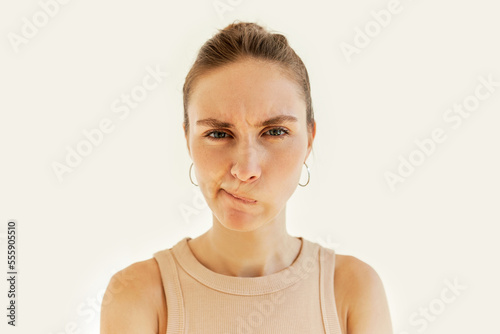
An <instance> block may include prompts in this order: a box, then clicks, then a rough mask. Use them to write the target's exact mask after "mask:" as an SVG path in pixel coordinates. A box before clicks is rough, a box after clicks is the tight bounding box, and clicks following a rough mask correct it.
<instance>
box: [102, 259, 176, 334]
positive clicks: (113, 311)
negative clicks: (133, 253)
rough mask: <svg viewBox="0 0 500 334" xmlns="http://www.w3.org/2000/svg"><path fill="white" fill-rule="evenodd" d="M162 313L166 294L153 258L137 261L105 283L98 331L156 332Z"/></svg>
mask: <svg viewBox="0 0 500 334" xmlns="http://www.w3.org/2000/svg"><path fill="white" fill-rule="evenodd" d="M163 315H165V316H166V305H165V295H164V291H163V285H162V281H161V274H160V270H159V268H158V264H157V262H156V260H155V259H154V258H151V259H148V260H145V261H140V262H136V263H133V264H131V265H130V266H128V267H126V268H124V269H122V270H120V271H118V272H117V273H116V274H114V275H113V276H112V277H111V279H110V281H109V283H108V286H107V288H106V292H105V294H104V297H103V301H102V306H101V333H103V334H105V333H118V332H120V333H124V334H125V333H138V332H141V333H148V334H149V333H158V330H159V328H158V326H159V319H161V318H159V317H161V316H163Z"/></svg>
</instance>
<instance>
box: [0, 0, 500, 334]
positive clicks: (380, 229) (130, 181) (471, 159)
mask: <svg viewBox="0 0 500 334" xmlns="http://www.w3.org/2000/svg"><path fill="white" fill-rule="evenodd" d="M46 2H48V0H42V3H46ZM222 2H223V3H230V5H228V6H230V8H231V10H227V11H225V12H222V13H220V12H219V13H218V12H217V10H216V9H215V7H214V3H217V2H214V1H212V0H206V1H200V0H196V1H176V2H172V1H170V2H167V1H154V0H145V1H118V0H112V1H97V0H86V1H78V0H72V1H70V2H69V3H67V4H64V5H62V4H61V5H59V9H58V12H57V13H55V14H54V15H53V17H49V18H48V21H47V22H46V24H45V25H43V23H44V22H43V14H40V13H39V12H41V11H42V9H41V5H40V3H39V2H37V1H34V0H32V1H27V0H23V1H15V2H14V1H3V2H2V3H1V5H0V29H1V31H0V34H1V36H2V38H1V42H0V56H1V61H0V85H1V86H0V89H1V99H0V110H1V116H0V159H1V164H0V171H1V173H0V190H1V192H0V221H1V229H0V233H1V235H0V238H1V240H0V242H2V245H1V249H2V251H1V252H2V254H3V255H1V256H0V260H1V263H2V264H1V266H0V267H1V268H5V267H6V265H5V264H6V254H5V245H6V240H5V230H6V225H7V222H8V220H9V219H15V220H16V221H17V222H18V237H19V241H18V247H19V251H18V261H19V264H18V270H19V279H18V292H19V295H18V310H17V313H18V319H17V324H18V327H16V328H12V327H11V326H7V325H6V322H7V318H6V316H5V315H4V313H6V311H5V307H6V305H7V297H6V293H7V284H6V280H5V279H2V280H1V284H0V296H1V298H0V305H2V306H1V309H2V310H4V311H2V312H1V313H2V314H1V316H0V319H2V320H1V324H0V328H1V332H2V333H43V334H49V333H53V334H56V333H57V334H59V333H75V332H78V331H75V330H72V329H71V328H76V329H78V330H79V333H97V332H98V329H99V307H100V301H99V297H101V296H102V293H103V291H104V289H105V288H106V286H107V283H108V282H109V279H110V277H111V275H112V274H113V273H115V272H116V271H118V270H120V269H122V268H124V267H126V266H128V265H130V264H131V263H133V262H136V261H142V260H145V259H148V258H151V257H152V255H153V253H154V252H156V251H159V250H162V249H165V248H170V247H171V246H173V245H174V244H175V243H177V242H178V241H179V240H180V239H182V238H184V237H186V236H190V237H193V238H194V237H196V236H197V235H199V234H201V233H203V232H204V231H206V230H207V229H208V228H209V227H210V226H211V214H210V211H209V209H208V208H207V207H206V206H203V205H202V204H203V203H202V202H200V201H199V198H200V197H199V196H200V194H199V192H198V190H197V188H195V187H194V186H193V185H191V183H190V181H189V177H188V170H189V166H190V164H191V160H190V159H189V155H188V152H187V149H186V144H185V140H184V135H183V132H182V126H181V125H182V115H183V109H182V85H183V83H184V78H185V76H186V74H187V72H188V70H189V68H190V66H191V65H192V62H193V61H194V58H195V56H196V52H197V51H198V49H199V47H200V46H201V45H202V44H203V43H204V42H205V41H206V40H207V39H208V38H210V37H211V36H212V35H213V34H215V33H216V32H217V29H222V28H224V27H225V26H226V25H227V24H229V23H231V22H232V21H234V20H241V21H253V22H257V23H260V24H262V25H264V26H266V27H268V28H269V29H271V30H273V31H276V32H280V33H283V34H284V35H285V36H286V37H287V38H288V40H289V42H290V44H291V46H292V47H293V48H294V49H295V50H296V52H297V53H298V54H299V56H300V57H301V58H302V60H303V61H304V63H305V64H306V66H307V68H308V71H309V75H310V79H311V85H312V98H313V107H314V112H315V117H316V121H317V135H316V140H315V143H314V154H311V156H310V157H309V160H308V164H309V166H310V169H311V181H310V183H309V185H308V186H307V187H305V188H302V187H297V190H296V192H295V193H294V195H293V196H292V198H291V199H290V201H289V203H288V206H287V207H288V210H287V224H288V225H287V226H288V230H289V233H290V234H292V235H295V236H303V237H304V238H306V239H309V240H311V241H314V242H318V243H320V244H322V245H324V246H326V247H331V248H334V249H336V250H337V252H338V253H341V254H349V255H353V256H356V257H358V258H360V259H362V260H363V261H365V262H367V263H368V264H370V265H371V266H372V267H373V268H375V270H376V271H377V272H378V273H379V275H380V277H381V278H382V280H383V282H384V285H385V289H386V293H387V296H388V299H389V304H390V308H391V315H392V319H393V324H394V333H395V334H403V333H409V334H416V333H423V332H425V333H429V334H431V333H486V332H487V333H498V332H499V327H500V325H499V324H498V320H497V319H498V314H499V312H500V306H499V304H498V300H499V298H500V291H499V288H498V282H499V281H500V272H499V270H498V254H499V248H500V246H498V240H497V239H498V224H499V222H500V214H499V212H498V204H499V202H500V201H499V200H500V192H499V189H500V177H499V174H498V171H499V170H500V158H499V156H498V154H499V149H498V148H499V143H500V132H499V130H498V127H499V125H500V116H499V111H500V87H496V88H494V89H495V90H494V92H493V93H490V95H489V97H488V98H486V99H484V100H483V101H480V105H479V107H478V108H477V109H475V110H474V111H472V112H471V113H470V117H468V118H464V119H463V120H462V122H461V124H460V126H458V127H456V128H453V127H452V125H453V124H455V123H450V122H446V121H445V120H444V119H443V115H445V114H446V112H447V110H448V109H449V108H452V107H453V105H454V104H461V103H463V102H464V100H465V99H467V98H469V101H472V100H471V99H470V97H471V96H473V94H474V92H475V89H476V87H477V86H478V85H480V81H479V80H478V77H479V76H483V77H484V78H488V76H492V78H493V81H495V82H500V44H499V36H498V32H499V31H500V20H499V18H498V14H499V12H500V6H499V5H498V3H497V2H495V1H490V0H474V1H472V0H468V1H451V0H446V1H429V0H427V1H424V0H421V1H416V0H401V2H400V3H399V6H398V9H399V12H398V13H396V14H392V16H391V20H390V22H389V24H387V25H386V26H385V27H382V28H381V29H380V31H378V34H377V31H376V30H375V29H376V28H377V27H376V25H373V23H374V22H377V21H376V20H375V18H374V16H373V15H372V14H371V11H375V12H379V11H381V10H382V9H385V8H387V7H388V4H389V1H336V2H332V1H307V2H306V1H290V0H287V1H272V2H269V1H262V0H254V1H246V0H241V1H236V0H232V1H229V0H227V1H226V0H223V1H222ZM37 13H38V14H37ZM37 15H38V16H37ZM40 15H41V16H40ZM33 16H35V17H36V18H37V19H38V20H41V21H39V24H40V25H41V26H40V27H39V28H38V32H37V33H36V34H34V35H33V36H32V37H30V38H27V39H26V40H25V43H23V44H20V45H18V47H17V48H16V47H14V45H13V43H12V42H11V39H12V36H13V34H17V35H18V36H22V30H23V27H24V25H26V23H25V21H23V18H26V19H27V20H29V21H30V22H33V21H34V18H33ZM40 22H41V23H40ZM379 27H380V26H379ZM368 28H371V29H372V30H371V35H372V37H369V39H370V43H369V44H368V45H367V46H365V47H359V48H358V53H355V54H353V55H352V56H351V57H350V58H349V57H346V55H345V54H344V53H343V52H342V51H341V45H343V44H342V43H346V44H350V45H352V46H355V45H356V44H355V38H356V36H358V35H359V31H360V30H361V31H364V30H365V29H368ZM24 29H25V30H26V28H24ZM357 29H359V30H357ZM9 36H10V37H9ZM359 38H361V37H359V36H358V39H359ZM358 42H359V41H358ZM346 44H344V45H346ZM358 45H359V44H358ZM16 51H17V52H16ZM348 58H349V59H348ZM349 60H350V61H349ZM148 66H149V67H151V68H155V67H157V66H158V67H159V68H161V70H162V71H164V72H168V73H169V76H168V77H166V78H165V79H164V80H163V82H162V83H161V84H160V85H159V86H158V88H156V89H155V90H153V91H151V92H149V94H148V96H147V98H146V99H145V100H144V101H142V102H140V103H139V105H138V107H137V108H135V109H133V110H131V111H130V114H129V115H128V117H126V118H124V119H120V118H119V117H118V116H119V114H116V113H114V112H113V111H112V107H111V105H112V103H113V102H114V101H115V100H117V99H120V96H121V94H130V93H131V91H132V89H134V87H136V86H138V85H141V83H142V79H143V77H144V76H145V75H146V74H147V72H146V68H147V67H148ZM497 85H498V84H497ZM482 92H483V93H484V94H485V92H487V91H486V90H484V89H483V90H482ZM105 118H108V119H110V120H112V122H113V124H114V126H115V127H114V130H113V131H112V132H111V133H108V134H105V135H104V139H103V141H102V143H101V144H100V145H99V146H96V147H93V150H92V152H91V153H90V154H89V155H88V156H86V157H84V158H83V159H82V161H81V163H80V164H79V165H78V166H77V167H75V168H73V170H72V172H69V173H65V174H64V175H63V176H62V181H61V182H60V181H59V180H58V178H57V176H56V173H55V172H54V169H53V164H54V162H56V163H61V164H65V159H66V155H67V154H68V150H67V147H70V148H73V149H75V148H76V147H77V145H78V144H79V143H81V142H82V141H84V140H85V136H84V135H83V131H84V130H87V131H90V130H92V129H95V128H97V127H98V126H99V123H100V122H101V121H102V120H103V119H105ZM436 128H442V129H443V131H444V132H445V134H446V138H447V139H446V140H445V141H444V142H443V143H439V144H437V145H436V148H435V149H434V152H433V153H432V154H430V155H429V156H425V157H424V161H423V163H422V164H421V165H420V166H417V167H415V169H414V171H413V173H412V174H411V175H409V176H408V177H406V178H405V181H404V182H401V183H397V184H396V186H395V189H394V191H393V190H391V188H390V186H389V184H388V183H387V181H386V178H385V176H384V175H385V173H386V172H393V173H397V169H398V166H399V164H400V160H399V156H402V157H403V158H405V159H409V156H410V155H411V154H412V153H413V152H415V151H416V150H418V147H417V145H416V144H415V142H414V141H415V140H423V139H425V138H430V137H431V133H432V131H433V130H434V129H436ZM413 154H414V156H415V154H418V153H413ZM303 173H304V174H303V178H302V180H303V181H302V182H304V180H305V177H306V176H305V170H304V171H303ZM197 194H198V195H197ZM200 203H201V204H200ZM183 209H184V210H186V209H187V210H191V211H190V212H191V215H189V216H186V215H184V216H183V215H182V210H183ZM6 271H7V270H6V269H2V272H4V274H0V277H4V276H6ZM445 280H449V281H451V282H453V281H454V280H456V281H457V282H458V283H459V284H460V285H461V286H463V287H466V288H463V289H462V290H460V292H459V295H458V296H455V299H454V301H453V302H451V303H447V304H444V303H442V302H439V299H440V298H441V297H440V296H441V291H442V290H443V289H444V288H445V287H446V285H445V283H444V281H445ZM449 296H451V295H449ZM96 299H97V301H96ZM92 305H93V306H92ZM431 305H432V307H433V310H434V311H436V310H437V311H439V312H441V313H440V314H437V315H436V314H435V315H434V318H433V320H432V321H430V320H428V321H426V320H422V319H425V318H423V317H422V316H415V312H416V314H417V315H418V312H419V308H429V307H430V306H431ZM439 305H445V309H444V310H439V308H437V309H436V307H438V306H439ZM92 307H94V308H95V310H94V309H93V308H92ZM430 312H432V311H430ZM439 312H438V313H439ZM412 314H413V316H414V320H415V319H420V322H419V324H418V325H416V324H415V322H413V323H412V322H411V321H410V317H411V316H412ZM431 315H432V313H431ZM422 321H423V324H422ZM424 324H425V326H424ZM424 327H425V329H424Z"/></svg>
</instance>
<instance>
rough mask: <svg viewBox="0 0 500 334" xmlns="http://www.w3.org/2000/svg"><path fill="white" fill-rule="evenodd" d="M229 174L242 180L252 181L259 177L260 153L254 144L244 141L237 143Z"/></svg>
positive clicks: (260, 171)
mask: <svg viewBox="0 0 500 334" xmlns="http://www.w3.org/2000/svg"><path fill="white" fill-rule="evenodd" d="M237 150H238V152H237V154H236V159H235V160H234V164H233V166H232V168H231V174H232V175H233V176H234V177H235V178H237V179H239V180H241V181H242V182H246V183H252V182H255V181H256V180H258V179H259V178H260V175H261V173H262V170H261V154H260V153H259V150H258V148H257V147H255V145H253V144H251V143H249V142H245V143H241V144H240V145H238V148H237Z"/></svg>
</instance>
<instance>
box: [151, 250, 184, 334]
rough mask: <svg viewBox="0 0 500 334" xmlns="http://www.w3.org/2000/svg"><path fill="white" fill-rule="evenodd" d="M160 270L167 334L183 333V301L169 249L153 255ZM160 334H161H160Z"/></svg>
mask: <svg viewBox="0 0 500 334" xmlns="http://www.w3.org/2000/svg"><path fill="white" fill-rule="evenodd" d="M154 258H155V259H156V262H158V267H159V268H160V273H161V279H162V282H163V289H164V291H165V297H166V300H167V333H166V334H178V333H184V331H185V317H184V314H185V312H184V300H183V297H182V290H181V285H180V281H179V275H178V272H177V266H176V263H175V259H174V257H173V256H172V251H171V249H164V250H162V251H159V252H156V253H154ZM160 334H161V333H160Z"/></svg>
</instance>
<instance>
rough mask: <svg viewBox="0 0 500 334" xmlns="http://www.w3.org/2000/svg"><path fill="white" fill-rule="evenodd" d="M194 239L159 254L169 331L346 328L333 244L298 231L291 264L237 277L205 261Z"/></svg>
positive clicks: (323, 332) (332, 333)
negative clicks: (339, 306) (336, 290)
mask: <svg viewBox="0 0 500 334" xmlns="http://www.w3.org/2000/svg"><path fill="white" fill-rule="evenodd" d="M190 239H191V238H189V237H186V238H184V239H182V240H181V241H179V242H178V243H177V244H176V245H175V246H173V247H171V248H168V249H165V250H162V251H159V252H156V253H155V254H154V258H155V259H156V261H157V262H158V266H159V268H160V272H161V277H162V282H163V288H164V291H165V296H166V303H167V312H168V314H167V316H168V318H167V332H166V334H181V333H182V334H240V333H241V334H258V333H259V334H260V333H266V334H271V333H272V334H283V333H286V334H294V333H297V334H299V333H300V334H306V333H307V334H342V333H341V330H340V325H339V320H338V316H337V309H336V305H335V296H334V291H333V275H334V270H335V252H334V250H332V249H329V248H325V247H323V246H321V245H319V244H317V243H314V242H311V241H308V240H306V239H304V238H302V237H299V239H300V240H301V241H302V246H301V249H300V252H299V255H298V256H297V258H296V259H295V261H294V262H293V263H292V264H291V265H290V266H289V267H288V268H285V269H283V270H281V271H279V272H276V273H274V274H271V275H267V276H260V277H235V276H227V275H222V274H219V273H216V272H214V271H211V270H210V269H208V268H207V267H205V266H204V265H202V264H201V263H200V262H199V261H198V260H197V259H196V257H195V256H194V254H193V253H192V251H191V248H190V247H189V245H188V240H190ZM160 334H161V333H160Z"/></svg>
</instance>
